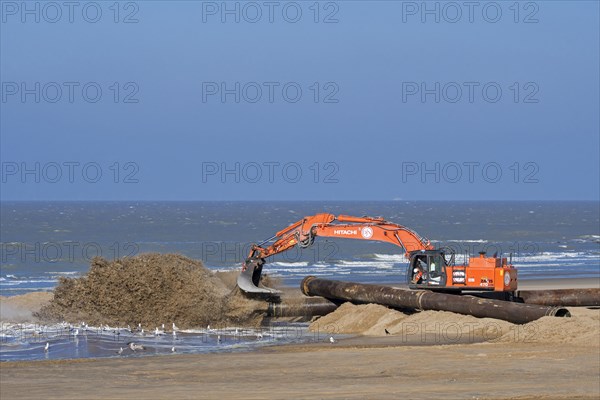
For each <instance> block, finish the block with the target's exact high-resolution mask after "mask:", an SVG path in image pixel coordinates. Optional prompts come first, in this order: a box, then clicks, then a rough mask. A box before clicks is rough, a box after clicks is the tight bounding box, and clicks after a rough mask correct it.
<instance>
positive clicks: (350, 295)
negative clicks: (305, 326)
mask: <svg viewBox="0 0 600 400" xmlns="http://www.w3.org/2000/svg"><path fill="white" fill-rule="evenodd" d="M300 289H301V290H302V293H304V294H305V295H307V296H322V297H325V298H328V299H333V300H345V301H350V302H353V303H361V304H364V303H375V304H381V305H384V306H389V307H393V308H404V309H406V308H411V309H419V310H437V311H451V312H455V313H458V314H464V315H472V316H475V317H479V318H486V317H487V318H496V319H502V320H504V321H509V322H512V323H515V324H525V323H527V322H531V321H535V320H536V319H539V318H541V317H544V316H555V317H570V316H571V313H570V312H569V310H567V309H566V308H562V307H547V306H539V305H534V304H523V303H513V302H509V301H501V300H490V299H482V298H478V297H473V296H460V295H454V294H446V293H439V292H433V291H428V290H407V289H398V288H393V287H390V286H382V285H371V284H361V283H354V282H342V281H332V280H328V279H320V278H316V277H314V276H307V277H306V278H304V279H303V280H302V283H301V284H300Z"/></svg>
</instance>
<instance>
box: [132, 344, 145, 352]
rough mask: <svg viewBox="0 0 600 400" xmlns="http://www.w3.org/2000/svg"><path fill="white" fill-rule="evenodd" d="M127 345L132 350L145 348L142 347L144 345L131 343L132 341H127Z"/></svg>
mask: <svg viewBox="0 0 600 400" xmlns="http://www.w3.org/2000/svg"><path fill="white" fill-rule="evenodd" d="M128 345H129V348H130V349H131V350H132V351H136V350H144V349H145V348H144V346H142V345H141V344H135V343H133V342H129V343H128Z"/></svg>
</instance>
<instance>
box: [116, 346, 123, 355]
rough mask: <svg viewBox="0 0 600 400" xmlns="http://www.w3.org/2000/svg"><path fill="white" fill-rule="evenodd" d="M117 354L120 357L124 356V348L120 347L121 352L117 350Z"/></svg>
mask: <svg viewBox="0 0 600 400" xmlns="http://www.w3.org/2000/svg"><path fill="white" fill-rule="evenodd" d="M117 354H118V355H121V354H123V348H122V347H120V348H119V350H117Z"/></svg>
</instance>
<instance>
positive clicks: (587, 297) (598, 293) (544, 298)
mask: <svg viewBox="0 0 600 400" xmlns="http://www.w3.org/2000/svg"><path fill="white" fill-rule="evenodd" d="M516 297H517V299H518V300H520V301H522V302H523V303H525V304H538V305H542V306H563V307H580V306H592V307H593V306H600V289H550V290H518V291H517V293H516Z"/></svg>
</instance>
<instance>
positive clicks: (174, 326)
mask: <svg viewBox="0 0 600 400" xmlns="http://www.w3.org/2000/svg"><path fill="white" fill-rule="evenodd" d="M178 330H179V328H178V327H177V325H175V322H173V332H175V331H178Z"/></svg>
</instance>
